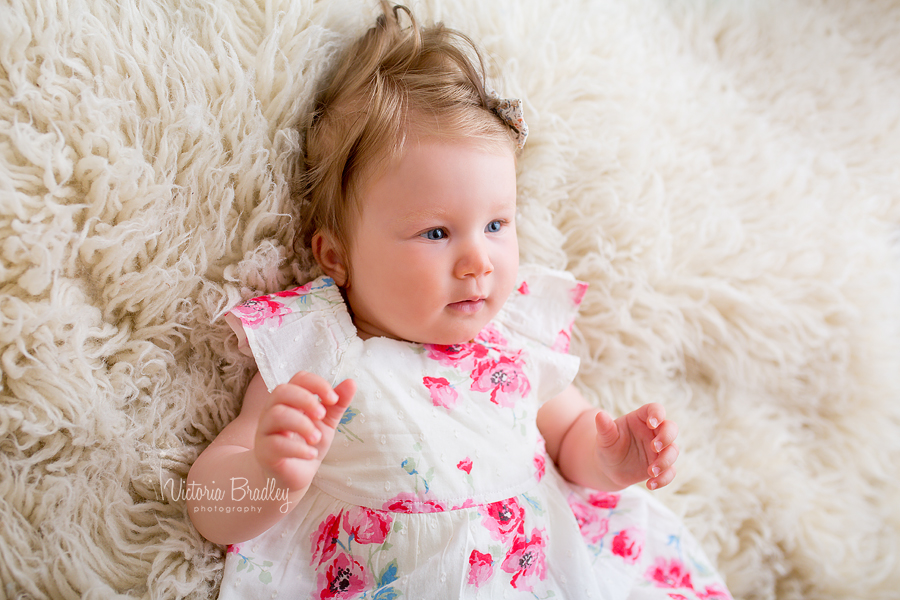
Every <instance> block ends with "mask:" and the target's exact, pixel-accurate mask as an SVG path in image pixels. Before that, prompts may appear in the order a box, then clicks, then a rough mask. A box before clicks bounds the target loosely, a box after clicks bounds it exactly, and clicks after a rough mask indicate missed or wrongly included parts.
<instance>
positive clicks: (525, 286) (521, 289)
mask: <svg viewBox="0 0 900 600" xmlns="http://www.w3.org/2000/svg"><path fill="white" fill-rule="evenodd" d="M516 291H517V292H519V293H520V294H522V295H523V296H527V295H528V294H530V293H531V290H529V289H528V282H527V281H523V282H522V285H520V286H519V289H518V290H516Z"/></svg>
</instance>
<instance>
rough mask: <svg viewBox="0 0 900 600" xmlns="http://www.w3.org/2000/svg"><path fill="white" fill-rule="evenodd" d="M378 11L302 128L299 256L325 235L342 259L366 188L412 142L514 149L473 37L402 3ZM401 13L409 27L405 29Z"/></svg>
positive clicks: (297, 238)
mask: <svg viewBox="0 0 900 600" xmlns="http://www.w3.org/2000/svg"><path fill="white" fill-rule="evenodd" d="M381 8H382V13H383V14H381V15H380V16H379V17H378V20H377V22H376V24H375V26H374V27H372V28H371V29H369V30H368V31H367V32H366V33H365V35H363V36H362V37H361V38H359V39H358V40H357V41H356V42H355V43H354V44H353V45H352V46H350V47H349V48H348V49H347V50H346V51H345V53H344V54H343V55H342V56H341V58H340V59H339V60H338V63H337V66H336V68H335V70H334V72H333V75H332V76H331V77H330V79H329V80H328V83H327V86H326V87H325V88H324V89H323V90H322V91H321V92H320V93H319V95H318V96H317V98H316V101H315V107H314V109H313V111H312V113H311V115H310V116H309V121H308V123H307V124H306V126H305V138H304V160H305V165H304V169H303V176H302V179H301V183H300V187H299V190H298V194H299V196H300V197H299V198H298V200H299V204H300V223H299V227H298V230H297V232H296V235H295V237H294V244H295V248H296V249H298V250H299V249H300V248H309V247H310V244H311V242H312V237H313V235H314V234H315V233H316V232H322V233H326V234H328V235H331V236H332V238H333V240H334V242H335V243H336V244H337V246H338V247H339V248H340V249H341V251H342V253H343V256H344V257H347V256H348V255H349V254H348V251H349V248H350V243H349V242H350V240H349V236H348V231H349V229H350V226H351V224H352V223H353V219H354V218H355V216H356V215H357V214H358V213H359V211H360V210H361V207H360V204H359V201H360V194H361V192H362V189H363V188H364V186H365V184H366V182H367V181H368V180H370V179H371V178H372V177H375V176H376V175H378V173H379V171H380V170H381V169H384V168H385V167H386V166H387V165H389V164H390V163H391V161H393V160H396V159H397V158H399V157H400V156H401V155H402V152H403V148H404V146H405V144H406V142H407V140H408V139H410V138H423V137H432V138H437V139H441V140H448V141H452V140H461V139H474V140H476V141H477V142H479V143H485V144H487V145H490V146H493V145H497V144H508V145H509V147H510V148H512V149H513V150H515V141H514V138H513V135H512V132H511V130H510V129H509V127H508V126H507V125H506V124H504V122H503V121H502V120H501V119H500V118H499V117H498V116H497V115H496V114H495V113H494V112H492V108H494V106H495V105H496V103H497V100H495V99H491V98H489V97H488V95H487V94H486V93H485V90H484V76H485V70H484V61H483V60H482V58H481V54H480V53H479V51H478V49H477V47H476V46H475V44H474V43H473V42H472V40H471V39H469V38H468V37H467V36H465V35H464V34H462V33H460V32H458V31H455V30H452V29H448V28H446V27H444V25H443V24H441V23H438V24H436V25H434V26H432V27H426V28H420V27H419V26H418V25H417V23H416V20H415V17H413V15H412V13H411V11H410V10H409V9H408V8H406V7H404V6H393V7H392V6H391V5H390V4H389V3H388V2H387V1H386V0H382V2H381ZM401 12H404V13H406V15H407V16H408V17H409V19H410V21H411V24H410V26H408V27H403V26H401V24H400V13H401ZM348 268H349V265H348Z"/></svg>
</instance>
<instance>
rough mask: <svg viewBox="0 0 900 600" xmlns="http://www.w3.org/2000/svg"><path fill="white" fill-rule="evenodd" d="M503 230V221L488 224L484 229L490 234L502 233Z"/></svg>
mask: <svg viewBox="0 0 900 600" xmlns="http://www.w3.org/2000/svg"><path fill="white" fill-rule="evenodd" d="M502 228H503V222H502V221H491V222H490V223H488V225H487V227H485V228H484V229H485V231H487V232H488V233H497V232H498V231H500V230H501V229H502Z"/></svg>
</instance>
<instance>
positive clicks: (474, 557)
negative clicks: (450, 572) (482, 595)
mask: <svg viewBox="0 0 900 600" xmlns="http://www.w3.org/2000/svg"><path fill="white" fill-rule="evenodd" d="M493 574H494V557H493V556H491V555H490V554H484V553H483V552H479V551H478V550H472V554H470V555H469V585H474V586H475V587H476V588H478V587H481V586H482V585H483V584H484V583H485V582H487V580H488V579H490V578H491V576H492V575H493Z"/></svg>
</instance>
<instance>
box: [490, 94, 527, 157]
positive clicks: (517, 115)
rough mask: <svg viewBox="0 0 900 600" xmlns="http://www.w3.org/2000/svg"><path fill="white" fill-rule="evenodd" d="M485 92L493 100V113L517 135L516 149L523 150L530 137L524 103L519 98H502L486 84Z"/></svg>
mask: <svg viewBox="0 0 900 600" xmlns="http://www.w3.org/2000/svg"><path fill="white" fill-rule="evenodd" d="M484 91H485V92H486V93H487V96H488V98H490V99H491V100H493V102H491V104H493V106H492V107H491V111H492V112H493V113H494V114H495V115H497V116H498V117H500V119H501V120H502V121H503V122H504V123H506V125H507V126H508V127H509V128H510V129H512V130H513V132H515V134H516V147H517V148H518V149H520V150H521V149H522V147H523V146H524V145H525V139H526V138H527V137H528V124H527V123H525V113H524V111H523V110H522V101H521V100H519V99H518V98H501V97H500V94H498V93H497V91H496V90H495V89H493V88H492V87H491V86H489V85H487V84H485V86H484Z"/></svg>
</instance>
